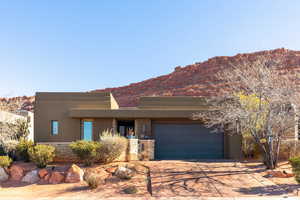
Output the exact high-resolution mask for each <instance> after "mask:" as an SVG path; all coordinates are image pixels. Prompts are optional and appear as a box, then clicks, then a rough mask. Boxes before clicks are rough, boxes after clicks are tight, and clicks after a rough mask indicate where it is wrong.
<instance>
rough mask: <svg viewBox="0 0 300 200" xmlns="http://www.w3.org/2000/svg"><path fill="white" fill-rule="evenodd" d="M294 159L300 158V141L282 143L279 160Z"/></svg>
mask: <svg viewBox="0 0 300 200" xmlns="http://www.w3.org/2000/svg"><path fill="white" fill-rule="evenodd" d="M294 157H300V143H299V141H295V140H291V141H282V142H281V145H280V152H279V159H280V160H289V159H290V158H294Z"/></svg>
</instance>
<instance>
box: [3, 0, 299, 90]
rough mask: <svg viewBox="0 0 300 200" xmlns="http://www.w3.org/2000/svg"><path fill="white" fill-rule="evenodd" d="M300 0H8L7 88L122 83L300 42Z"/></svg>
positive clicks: (5, 15) (70, 87) (5, 6)
mask: <svg viewBox="0 0 300 200" xmlns="http://www.w3.org/2000/svg"><path fill="white" fill-rule="evenodd" d="M299 10H300V1H299V0H289V1H284V0H251V1H250V0H249V1H242V0H236V1H230V0H226V1H225V0H224V1H221V0H206V1H205V0H194V1H193V0H157V1H155V0H150V1H149V0H136V1H134V0H128V1H126V0H125V1H123V0H119V1H113V0H109V1H100V0H95V1H92V0H89V1H79V0H64V1H63V0H48V1H46V0H45V1H41V0H36V1H33V0H32V1H30V0H28V1H25V0H24V1H22V0H20V1H2V2H1V4H0V19H1V20H0V67H1V77H0V96H16V95H33V94H34V93H35V92H36V91H86V90H91V89H98V88H105V87H115V86H122V85H126V84H129V83H133V82H137V81H141V80H144V79H148V78H151V77H155V76H159V75H163V74H166V73H170V72H171V71H173V69H174V67H175V66H178V65H181V66H184V65H187V64H192V63H195V62H199V61H204V60H206V59H208V58H210V57H213V56H225V55H226V56H231V55H235V54H237V53H243V52H252V51H258V50H265V49H274V48H280V47H285V48H289V49H294V50H299V49H300V40H299V38H300V11H299Z"/></svg>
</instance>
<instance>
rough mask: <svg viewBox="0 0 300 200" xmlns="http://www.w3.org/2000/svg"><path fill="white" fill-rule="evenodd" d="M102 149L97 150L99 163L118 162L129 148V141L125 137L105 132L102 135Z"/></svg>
mask: <svg viewBox="0 0 300 200" xmlns="http://www.w3.org/2000/svg"><path fill="white" fill-rule="evenodd" d="M99 137H100V144H101V145H100V147H99V148H98V149H97V157H98V161H99V162H101V163H110V162H113V161H114V160H116V159H117V158H118V157H120V155H121V154H122V152H124V151H125V150H126V148H127V145H128V141H127V139H126V138H125V137H123V136H120V135H118V134H113V133H111V132H110V131H104V132H103V133H102V134H100V136H99Z"/></svg>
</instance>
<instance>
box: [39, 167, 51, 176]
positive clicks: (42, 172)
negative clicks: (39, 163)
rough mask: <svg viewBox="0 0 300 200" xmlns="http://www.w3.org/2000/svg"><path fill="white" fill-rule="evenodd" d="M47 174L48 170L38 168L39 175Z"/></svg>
mask: <svg viewBox="0 0 300 200" xmlns="http://www.w3.org/2000/svg"><path fill="white" fill-rule="evenodd" d="M47 174H49V171H48V170H47V169H40V170H39V177H40V178H44V177H45V176H46V175H47Z"/></svg>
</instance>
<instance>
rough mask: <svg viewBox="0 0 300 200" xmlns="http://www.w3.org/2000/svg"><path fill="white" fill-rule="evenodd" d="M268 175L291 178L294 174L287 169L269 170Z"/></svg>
mask: <svg viewBox="0 0 300 200" xmlns="http://www.w3.org/2000/svg"><path fill="white" fill-rule="evenodd" d="M267 175H268V176H269V177H276V178H290V177H293V176H294V174H292V173H287V172H285V171H283V172H282V171H268V172H267Z"/></svg>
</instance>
